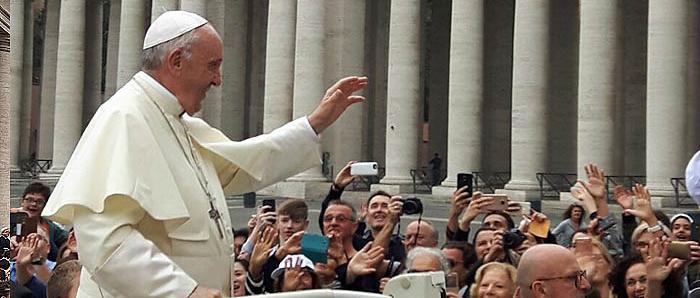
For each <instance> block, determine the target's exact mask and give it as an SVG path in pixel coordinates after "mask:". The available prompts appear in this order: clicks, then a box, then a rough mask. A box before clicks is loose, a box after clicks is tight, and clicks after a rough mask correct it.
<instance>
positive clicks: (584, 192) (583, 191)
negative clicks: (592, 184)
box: [571, 180, 598, 214]
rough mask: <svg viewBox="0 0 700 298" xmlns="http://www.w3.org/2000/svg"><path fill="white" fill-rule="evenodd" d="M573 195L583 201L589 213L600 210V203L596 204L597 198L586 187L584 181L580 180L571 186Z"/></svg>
mask: <svg viewBox="0 0 700 298" xmlns="http://www.w3.org/2000/svg"><path fill="white" fill-rule="evenodd" d="M571 195H572V196H573V197H574V198H576V199H577V200H579V201H581V203H583V207H584V208H586V211H587V212H588V213H589V214H590V213H593V212H597V211H598V205H597V204H596V200H595V198H594V197H593V195H591V193H590V192H589V191H588V189H587V188H586V187H585V185H584V182H583V181H580V180H579V181H578V182H576V184H575V185H574V187H572V188H571Z"/></svg>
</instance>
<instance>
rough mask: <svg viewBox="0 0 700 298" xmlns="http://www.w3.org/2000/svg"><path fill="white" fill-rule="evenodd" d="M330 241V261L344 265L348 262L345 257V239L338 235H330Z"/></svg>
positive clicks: (328, 252)
mask: <svg viewBox="0 0 700 298" xmlns="http://www.w3.org/2000/svg"><path fill="white" fill-rule="evenodd" d="M328 237H329V238H330V241H329V243H328V251H327V252H326V253H327V254H328V258H329V259H333V260H335V261H336V264H338V265H342V264H345V263H347V262H348V259H347V258H346V257H345V249H344V247H343V239H342V238H340V237H338V236H336V235H329V236H328Z"/></svg>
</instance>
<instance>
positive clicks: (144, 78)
mask: <svg viewBox="0 0 700 298" xmlns="http://www.w3.org/2000/svg"><path fill="white" fill-rule="evenodd" d="M134 78H135V79H137V80H140V81H141V82H143V83H145V84H146V85H148V87H151V89H152V91H153V92H155V93H156V94H155V95H156V96H155V100H156V102H157V103H158V105H160V106H161V108H163V110H165V112H166V113H169V114H172V115H174V116H176V117H179V116H180V115H182V113H183V112H184V110H185V109H183V108H182V106H181V105H180V102H179V101H178V100H177V97H175V94H173V93H172V92H170V91H169V90H168V89H166V88H165V86H163V85H162V84H161V83H160V82H158V81H156V79H154V78H153V77H151V76H150V75H149V74H147V73H145V72H143V71H139V72H137V73H136V74H135V75H134ZM162 99H164V100H162Z"/></svg>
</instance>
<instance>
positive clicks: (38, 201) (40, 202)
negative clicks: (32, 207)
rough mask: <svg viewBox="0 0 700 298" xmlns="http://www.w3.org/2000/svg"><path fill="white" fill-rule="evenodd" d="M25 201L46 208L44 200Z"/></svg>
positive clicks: (27, 199)
mask: <svg viewBox="0 0 700 298" xmlns="http://www.w3.org/2000/svg"><path fill="white" fill-rule="evenodd" d="M23 201H25V202H27V203H29V204H36V205H37V206H44V204H46V201H45V200H44V199H32V198H24V199H23Z"/></svg>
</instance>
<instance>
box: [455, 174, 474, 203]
mask: <svg viewBox="0 0 700 298" xmlns="http://www.w3.org/2000/svg"><path fill="white" fill-rule="evenodd" d="M465 186H466V190H465V191H464V192H465V193H468V195H467V197H468V198H470V197H471V196H472V195H473V194H474V175H472V174H469V173H459V174H457V189H461V188H463V187H465Z"/></svg>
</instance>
